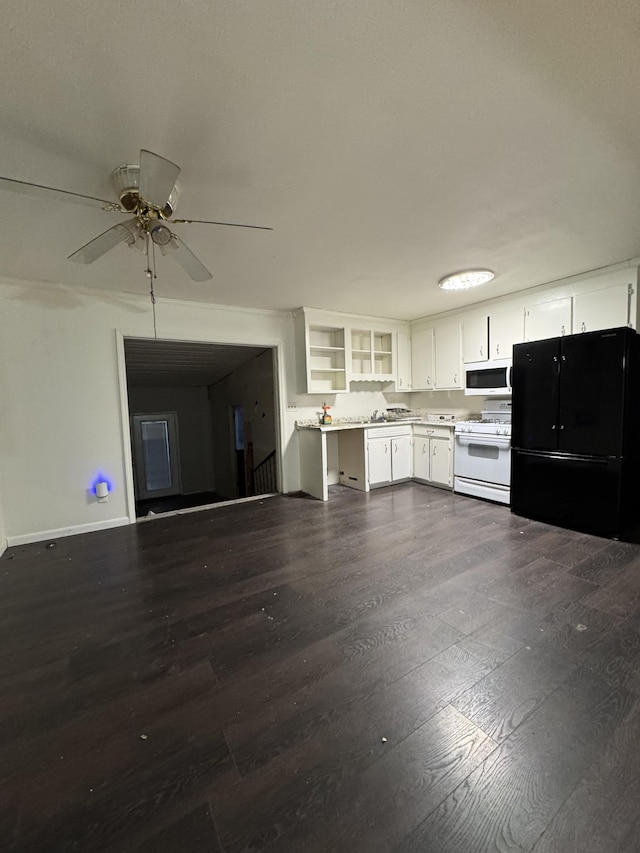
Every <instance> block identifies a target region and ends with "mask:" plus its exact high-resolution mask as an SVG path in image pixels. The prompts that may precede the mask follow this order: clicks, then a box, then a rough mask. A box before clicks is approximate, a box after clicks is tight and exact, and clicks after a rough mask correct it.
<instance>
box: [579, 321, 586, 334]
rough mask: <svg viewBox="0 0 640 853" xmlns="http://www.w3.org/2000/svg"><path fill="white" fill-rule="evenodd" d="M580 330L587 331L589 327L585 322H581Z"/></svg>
mask: <svg viewBox="0 0 640 853" xmlns="http://www.w3.org/2000/svg"><path fill="white" fill-rule="evenodd" d="M580 331H581V332H586V331H587V327H586V326H585V324H584V323H581V325H580Z"/></svg>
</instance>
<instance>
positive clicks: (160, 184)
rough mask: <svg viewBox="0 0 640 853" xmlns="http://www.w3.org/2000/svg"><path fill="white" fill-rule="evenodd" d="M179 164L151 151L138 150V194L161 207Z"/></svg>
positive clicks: (176, 174)
mask: <svg viewBox="0 0 640 853" xmlns="http://www.w3.org/2000/svg"><path fill="white" fill-rule="evenodd" d="M179 174H180V166H176V164H175V163H172V162H171V160H165V158H164V157H160V155H159V154H154V153H153V151H147V150H146V148H143V149H142V150H141V151H140V195H141V196H142V198H143V199H144V200H145V201H148V202H150V203H151V204H153V205H155V206H156V207H159V208H160V209H162V208H163V207H164V206H165V204H166V203H167V201H168V200H169V196H170V195H171V190H172V189H173V188H174V186H175V184H176V181H177V180H178V175H179Z"/></svg>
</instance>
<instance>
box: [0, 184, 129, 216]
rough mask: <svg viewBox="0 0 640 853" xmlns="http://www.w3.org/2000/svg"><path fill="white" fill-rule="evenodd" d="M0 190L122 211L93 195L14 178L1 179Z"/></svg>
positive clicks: (111, 202) (117, 206)
mask: <svg viewBox="0 0 640 853" xmlns="http://www.w3.org/2000/svg"><path fill="white" fill-rule="evenodd" d="M0 189H2V190H10V191H11V192H15V193H22V195H33V196H38V197H40V198H46V197H52V196H58V198H59V199H60V200H61V201H72V202H75V203H76V204H86V205H89V206H90V207H100V208H102V209H103V210H118V211H120V210H121V207H120V205H119V204H116V202H114V201H107V200H106V199H104V198H95V196H92V195H82V193H72V192H70V191H69V190H60V189H58V188H57V187H45V186H44V185H43V184H31V183H29V182H28V181H16V180H15V179H14V178H2V177H0Z"/></svg>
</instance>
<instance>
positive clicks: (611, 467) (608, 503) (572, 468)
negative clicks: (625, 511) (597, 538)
mask: <svg viewBox="0 0 640 853" xmlns="http://www.w3.org/2000/svg"><path fill="white" fill-rule="evenodd" d="M511 462H512V478H511V509H512V511H513V512H515V513H516V514H518V515H523V516H525V517H526V518H532V519H535V520H537V521H546V522H549V523H550V524H557V525H559V526H561V527H571V528H574V529H575V530H581V531H584V532H585V533H595V534H600V535H603V536H618V535H620V534H621V533H623V532H624V530H625V529H626V528H627V527H628V525H629V523H630V520H629V519H628V518H625V517H623V515H622V505H623V504H622V492H623V487H622V474H623V462H622V460H620V459H607V458H590V457H586V456H577V455H571V454H563V453H536V452H535V451H526V450H516V449H514V450H512V459H511Z"/></svg>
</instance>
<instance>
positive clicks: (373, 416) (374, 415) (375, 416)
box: [371, 409, 384, 421]
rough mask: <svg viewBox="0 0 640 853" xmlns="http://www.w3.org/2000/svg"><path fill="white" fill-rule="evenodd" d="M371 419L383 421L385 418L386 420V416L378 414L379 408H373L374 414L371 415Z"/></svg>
mask: <svg viewBox="0 0 640 853" xmlns="http://www.w3.org/2000/svg"><path fill="white" fill-rule="evenodd" d="M371 420H372V421H383V420H384V417H383V416H382V415H379V414H378V410H377V409H374V410H373V414H372V415H371Z"/></svg>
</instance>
